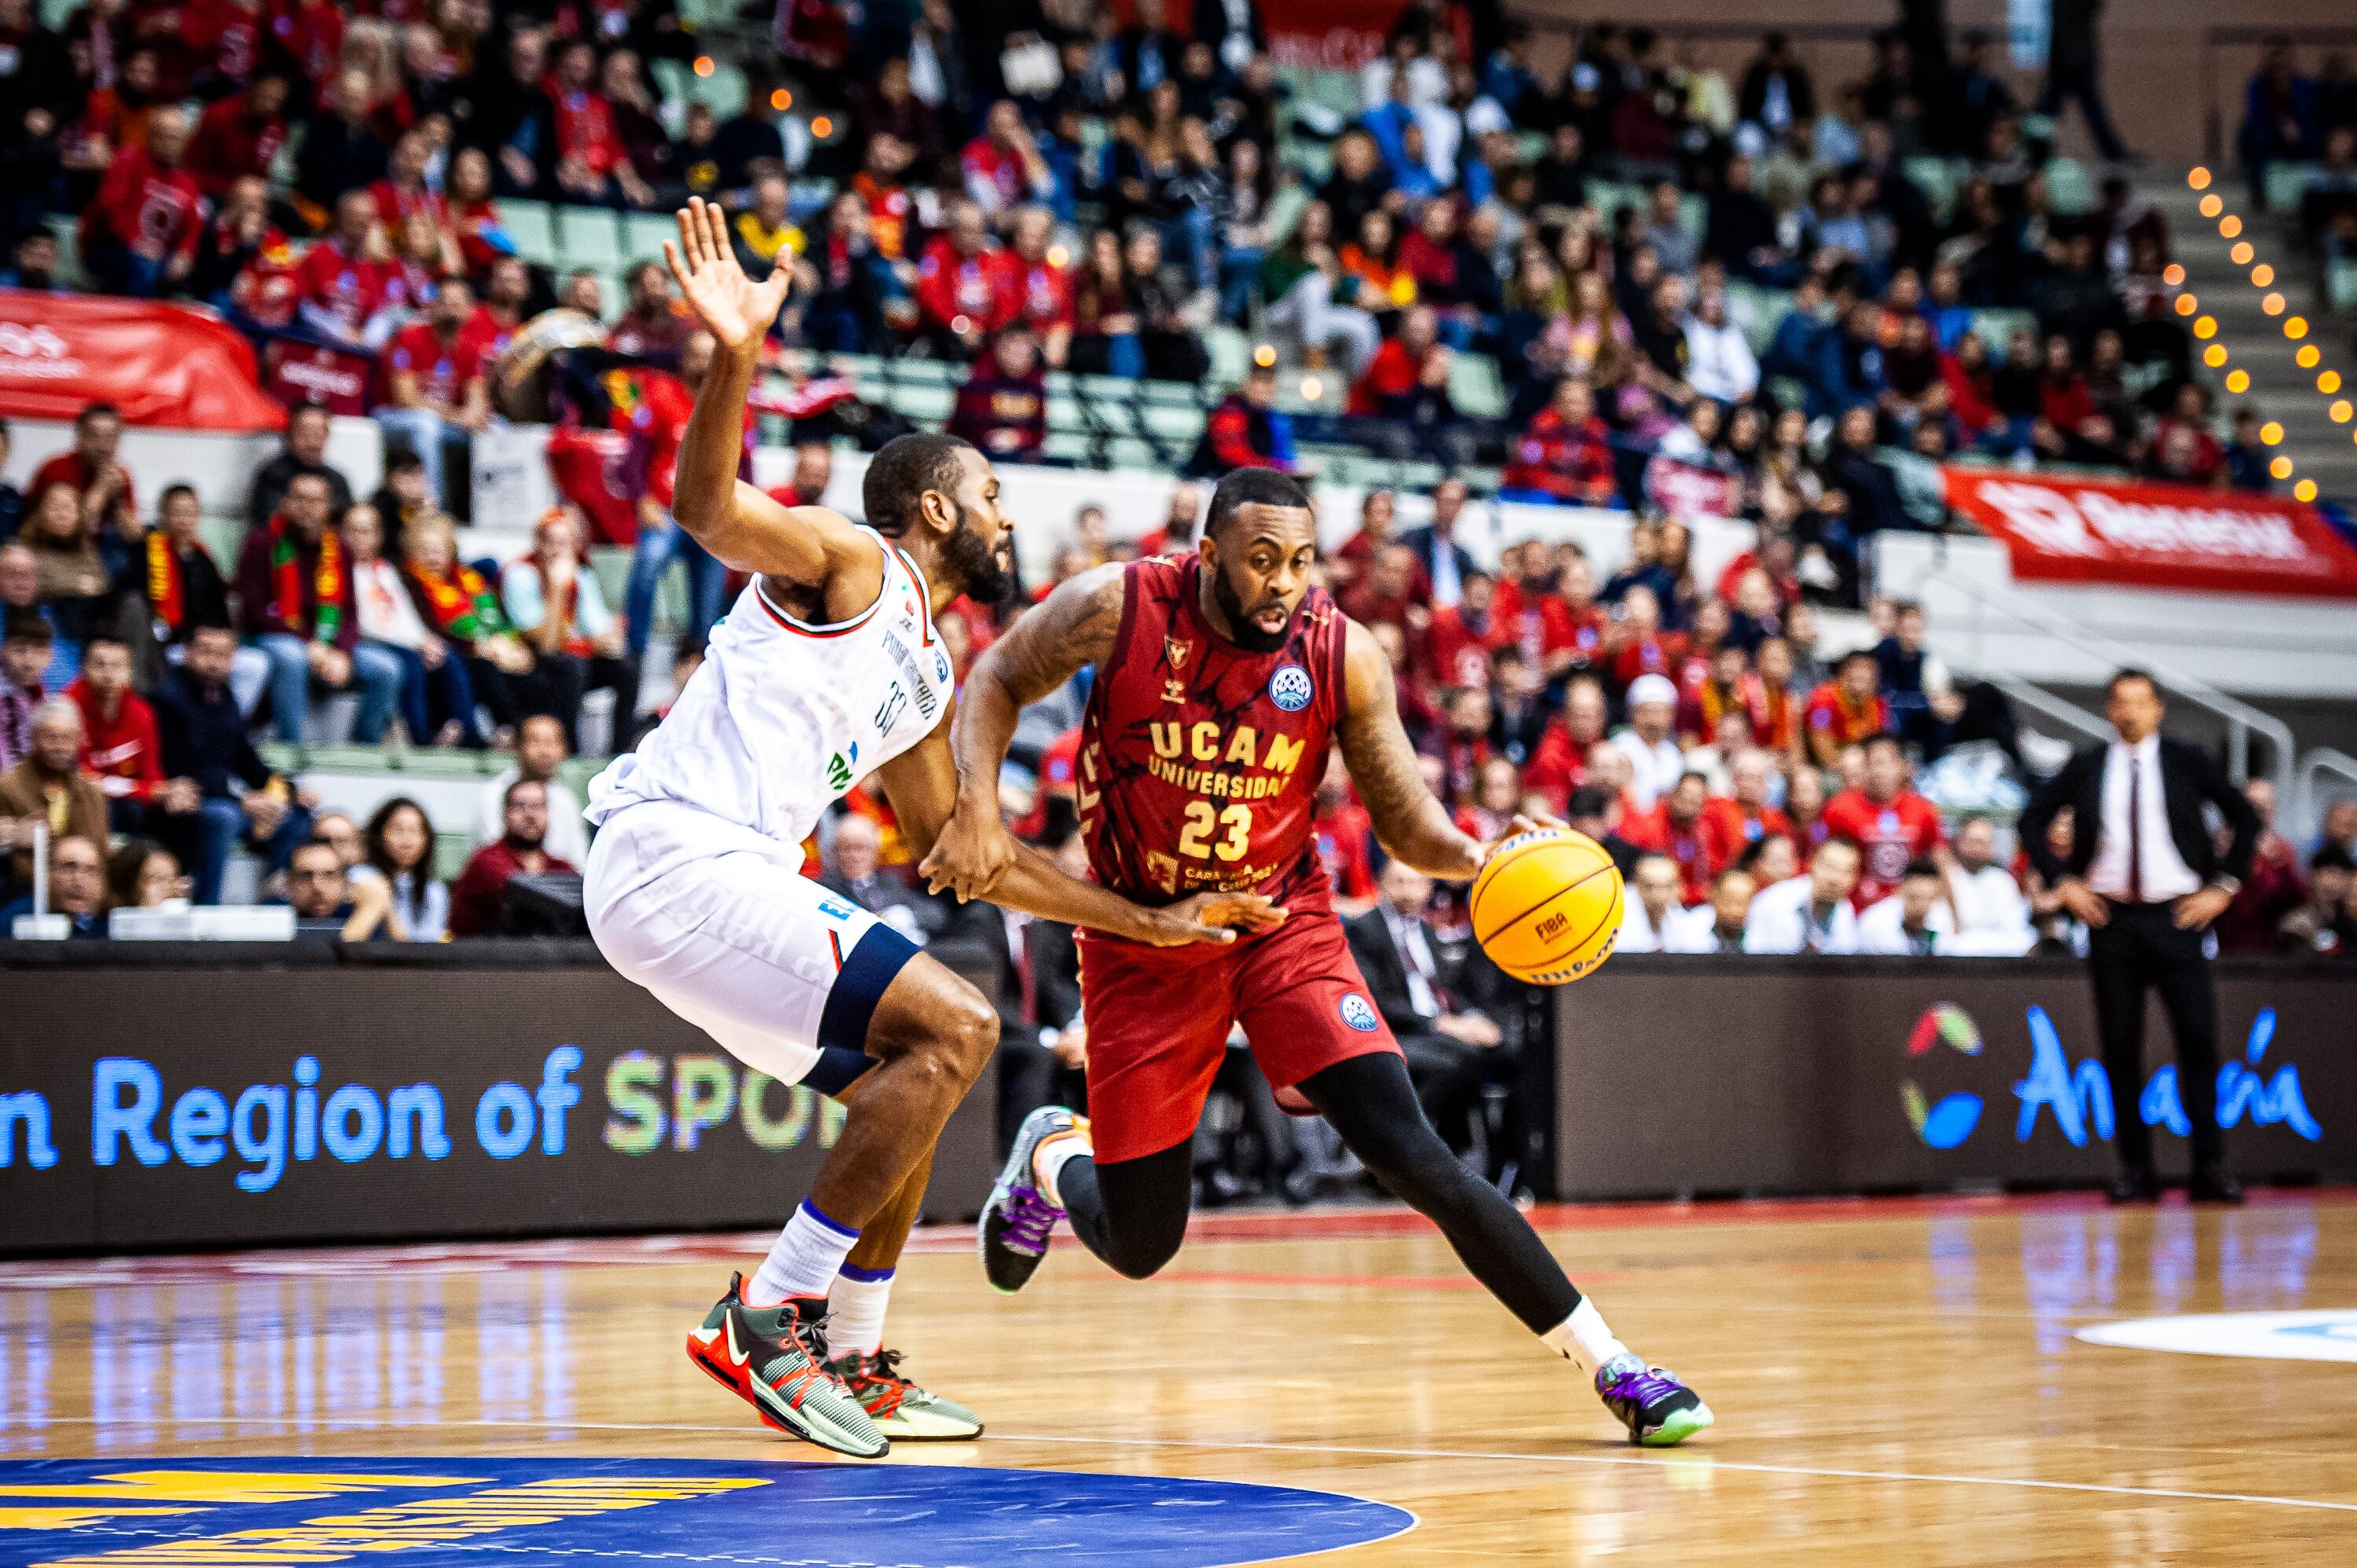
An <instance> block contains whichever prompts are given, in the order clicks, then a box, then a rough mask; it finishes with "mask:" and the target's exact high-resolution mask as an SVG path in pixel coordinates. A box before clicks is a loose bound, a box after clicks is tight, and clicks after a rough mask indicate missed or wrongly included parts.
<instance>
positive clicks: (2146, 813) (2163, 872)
mask: <svg viewBox="0 0 2357 1568" xmlns="http://www.w3.org/2000/svg"><path fill="white" fill-rule="evenodd" d="M2132 783H2133V784H2134V785H2135V787H2136V814H2137V823H2136V838H2137V839H2138V840H2139V841H2141V847H2142V849H2143V851H2144V865H2143V873H2144V875H2143V879H2142V880H2143V886H2141V887H2140V888H2138V889H2137V891H2138V892H2139V893H2140V894H2141V895H2142V896H2143V898H2144V901H2145V902H2146V903H2147V904H2160V903H2166V902H2168V901H2169V899H2171V898H2181V897H2184V896H2185V895H2186V894H2188V893H2193V892H2198V891H2199V890H2200V889H2201V878H2200V877H2199V876H2196V875H2194V874H2193V868H2192V867H2191V866H2190V865H2186V864H2185V857H2184V856H2183V855H2181V854H2178V853H2177V841H2176V840H2175V839H2174V838H2172V837H2170V836H2169V800H2168V797H2167V796H2166V795H2165V794H2164V793H2163V792H2162V787H2161V781H2160V737H2159V736H2157V735H2148V736H2145V737H2144V739H2142V740H2140V741H2138V742H2137V743H2136V745H2135V746H2130V745H2128V743H2127V742H2126V741H2124V740H2115V741H2113V742H2112V744H2111V747H2110V749H2109V750H2108V751H2107V752H2106V753H2105V754H2104V794H2103V801H2104V821H2103V832H2102V833H2101V834H2100V836H2098V837H2097V838H2096V840H2095V858H2094V859H2093V861H2091V862H2089V863H2088V865H2087V886H2090V887H2092V888H2093V889H2094V890H2095V891H2096V892H2098V893H2100V894H2102V895H2103V896H2104V897H2106V898H2126V897H2128V887H2129V880H2130V879H2129V876H2128V843H2129V833H2128V794H2129V786H2130V785H2131V784H2132Z"/></svg>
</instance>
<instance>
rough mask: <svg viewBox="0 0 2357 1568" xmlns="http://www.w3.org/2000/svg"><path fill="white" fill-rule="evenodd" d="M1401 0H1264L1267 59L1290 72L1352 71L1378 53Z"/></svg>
mask: <svg viewBox="0 0 2357 1568" xmlns="http://www.w3.org/2000/svg"><path fill="white" fill-rule="evenodd" d="M1405 9H1407V6H1406V5H1405V3H1404V0H1267V3H1266V4H1265V5H1263V6H1262V7H1261V20H1262V22H1263V23H1264V24H1265V26H1266V27H1267V28H1268V53H1269V58H1270V59H1274V60H1275V61H1276V63H1277V64H1279V65H1281V66H1284V67H1286V68H1287V69H1288V70H1358V69H1360V68H1361V66H1364V65H1365V64H1367V62H1368V61H1370V60H1372V59H1378V58H1380V57H1381V56H1382V54H1383V35H1384V34H1386V33H1388V32H1390V31H1391V27H1392V24H1393V23H1394V22H1395V21H1397V20H1398V19H1399V14H1400V13H1401V12H1402V11H1404V10H1405Z"/></svg>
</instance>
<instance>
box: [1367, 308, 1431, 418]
mask: <svg viewBox="0 0 2357 1568" xmlns="http://www.w3.org/2000/svg"><path fill="white" fill-rule="evenodd" d="M1436 364H1437V365H1438V366H1439V367H1440V368H1441V371H1442V374H1443V376H1444V377H1445V376H1446V374H1447V371H1448V349H1444V348H1442V347H1441V346H1440V318H1439V317H1437V315H1435V314H1434V313H1433V310H1432V307H1431V306H1426V305H1415V306H1409V307H1408V308H1407V310H1406V311H1405V313H1404V314H1403V315H1402V316H1401V317H1400V328H1399V332H1398V333H1397V335H1396V336H1394V337H1390V338H1384V339H1383V346H1382V347H1381V348H1379V349H1376V350H1375V352H1374V355H1373V357H1372V358H1371V359H1370V360H1368V361H1367V363H1366V368H1365V369H1363V370H1361V371H1360V372H1359V379H1358V380H1357V381H1353V382H1351V402H1350V412H1351V413H1357V414H1365V415H1370V416H1380V417H1384V418H1398V417H1405V413H1406V411H1405V409H1404V408H1403V407H1402V406H1401V405H1402V404H1403V403H1406V402H1408V401H1409V400H1411V399H1413V398H1414V397H1415V392H1416V389H1417V388H1418V387H1419V386H1421V385H1423V384H1424V381H1425V375H1426V371H1427V370H1428V369H1429V368H1430V367H1432V366H1434V365H1436ZM1444 384H1445V382H1444Z"/></svg>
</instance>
